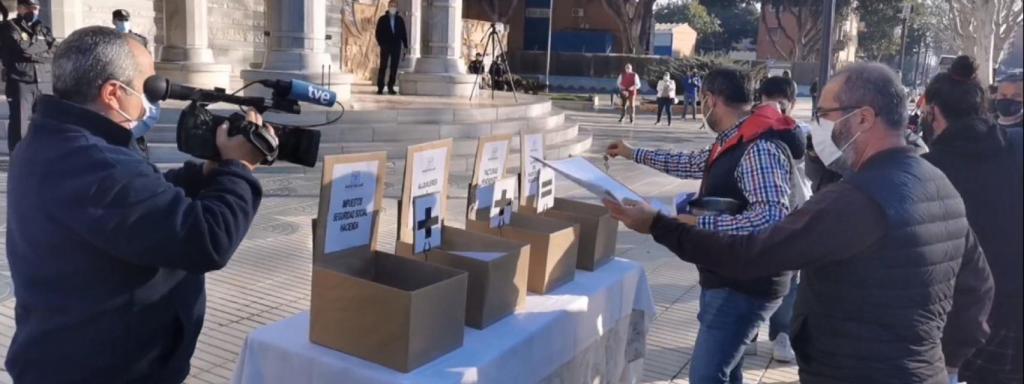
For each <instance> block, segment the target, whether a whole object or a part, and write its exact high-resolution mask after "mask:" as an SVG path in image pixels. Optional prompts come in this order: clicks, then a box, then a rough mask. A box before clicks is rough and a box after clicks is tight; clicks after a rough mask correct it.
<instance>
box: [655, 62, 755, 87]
mask: <svg viewBox="0 0 1024 384" xmlns="http://www.w3.org/2000/svg"><path fill="white" fill-rule="evenodd" d="M723 66H733V67H737V68H740V69H744V70H746V71H747V73H748V75H749V76H750V81H751V84H750V85H749V86H750V87H751V89H753V87H755V86H756V84H757V81H758V79H761V78H762V77H765V76H767V75H768V68H767V67H765V66H764V65H763V64H755V63H751V62H749V61H739V60H733V59H730V58H728V57H726V56H722V55H709V56H691V57H684V58H677V59H671V60H670V61H668V62H667V63H665V64H663V63H656V64H652V65H651V66H649V67H648V68H647V74H648V76H649V78H648V79H647V84H648V85H650V86H651V88H654V89H657V88H658V81H660V80H661V76H662V75H664V74H665V72H668V73H670V74H672V79H673V80H675V81H676V91H677V92H682V86H683V85H682V83H681V80H682V79H683V76H685V75H686V74H687V73H695V74H697V76H701V77H703V76H704V75H706V74H707V73H708V72H709V71H711V70H712V69H714V68H719V67H723Z"/></svg>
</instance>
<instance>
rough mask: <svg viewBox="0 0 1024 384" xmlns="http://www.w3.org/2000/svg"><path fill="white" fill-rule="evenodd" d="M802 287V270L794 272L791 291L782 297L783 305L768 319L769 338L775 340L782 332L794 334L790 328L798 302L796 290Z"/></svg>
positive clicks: (790, 284) (790, 286) (790, 285)
mask: <svg viewBox="0 0 1024 384" xmlns="http://www.w3.org/2000/svg"><path fill="white" fill-rule="evenodd" d="M799 287H800V272H795V273H793V280H791V281H790V283H789V293H787V294H786V296H784V297H783V298H782V305H779V309H776V310H775V313H773V314H772V317H771V318H770V319H768V338H769V339H771V340H775V337H776V336H778V335H779V334H780V333H782V332H786V334H787V335H790V336H792V335H793V334H792V333H793V332H792V331H790V330H789V327H790V325H791V323H790V320H791V319H792V317H793V304H794V303H795V302H796V290H797V288H799Z"/></svg>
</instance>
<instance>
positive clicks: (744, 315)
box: [690, 288, 782, 384]
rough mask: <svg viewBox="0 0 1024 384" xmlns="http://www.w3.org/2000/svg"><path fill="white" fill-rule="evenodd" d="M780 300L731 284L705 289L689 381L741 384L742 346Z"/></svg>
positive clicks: (707, 383)
mask: <svg viewBox="0 0 1024 384" xmlns="http://www.w3.org/2000/svg"><path fill="white" fill-rule="evenodd" d="M780 303H782V299H761V298H757V297H753V296H749V295H746V294H744V293H740V292H737V291H734V290H731V289H728V288H716V289H709V290H702V291H701V293H700V312H699V313H697V320H698V321H700V330H699V331H698V333H697V343H696V344H695V345H694V346H693V359H692V360H691V361H690V383H691V384H710V383H715V384H717V383H730V384H742V383H743V350H744V348H746V346H747V344H749V343H750V340H751V339H753V337H754V335H756V334H757V329H758V328H760V327H761V324H762V323H764V322H765V321H767V320H768V317H769V316H771V314H772V312H774V311H775V309H776V308H778V307H779V304H780Z"/></svg>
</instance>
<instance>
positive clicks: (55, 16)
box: [5, 0, 82, 41]
mask: <svg viewBox="0 0 1024 384" xmlns="http://www.w3.org/2000/svg"><path fill="white" fill-rule="evenodd" d="M5 3H6V2H5ZM11 3H15V2H11ZM40 3H41V4H40V5H42V8H43V11H42V12H43V14H42V17H43V21H44V22H45V23H46V24H48V25H49V26H50V28H51V29H52V30H53V37H56V38H57V40H58V41H59V40H64V38H66V37H68V35H70V34H71V32H74V31H75V30H76V29H78V28H80V27H82V0H43V1H41V2H40ZM8 11H10V17H11V18H14V16H15V12H17V9H16V8H8Z"/></svg>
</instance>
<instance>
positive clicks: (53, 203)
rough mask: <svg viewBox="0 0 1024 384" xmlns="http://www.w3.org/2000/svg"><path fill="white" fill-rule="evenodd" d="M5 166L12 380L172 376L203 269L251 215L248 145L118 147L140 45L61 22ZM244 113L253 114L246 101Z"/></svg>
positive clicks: (189, 346) (138, 86)
mask: <svg viewBox="0 0 1024 384" xmlns="http://www.w3.org/2000/svg"><path fill="white" fill-rule="evenodd" d="M53 65H54V69H55V71H54V86H53V87H54V96H43V97H41V98H40V100H39V113H37V114H36V115H35V117H34V118H33V120H32V123H31V126H32V130H31V131H30V134H29V135H28V136H27V137H26V138H25V140H23V141H22V142H21V144H19V146H18V150H17V151H15V152H14V154H13V159H12V160H11V170H10V175H9V177H8V194H7V198H8V205H7V206H8V215H7V258H8V262H9V264H10V270H11V277H12V279H13V280H14V289H15V296H16V298H17V303H16V305H15V322H16V324H17V327H16V329H15V332H14V337H13V339H12V340H11V345H10V349H9V350H8V352H7V360H6V368H7V371H8V372H9V373H10V375H11V377H12V378H13V379H14V381H15V382H18V383H65V382H93V383H127V382H132V383H181V382H182V381H184V380H185V378H186V377H187V376H188V372H189V366H190V364H189V360H190V359H191V357H192V353H193V351H194V349H195V345H196V340H197V338H198V336H199V331H200V330H201V329H202V325H203V315H204V313H205V306H206V303H205V282H204V278H203V275H204V273H206V272H209V271H213V270H217V269H220V268H222V267H224V265H225V264H226V263H227V261H228V259H230V257H231V255H232V253H234V251H235V249H236V248H237V247H238V245H239V243H241V241H242V238H243V237H244V236H245V234H246V232H247V231H248V229H249V226H250V225H251V224H252V220H253V218H254V216H255V214H256V210H257V208H258V206H259V203H260V199H261V197H262V188H261V187H260V184H259V182H258V181H257V180H256V178H255V177H254V176H253V174H252V171H253V168H254V167H255V165H256V164H257V163H258V162H259V160H260V159H261V157H262V156H261V155H260V153H259V151H258V150H257V149H256V148H255V147H254V146H253V145H252V144H250V143H249V142H248V141H247V140H246V139H244V138H243V137H242V136H234V137H229V136H228V133H227V126H226V125H224V126H221V127H219V128H218V130H217V133H216V143H217V147H218V149H219V150H220V154H221V157H222V158H223V159H224V160H222V161H219V162H207V163H206V164H198V163H186V164H185V166H184V167H182V168H180V169H176V170H172V171H169V172H166V173H160V172H159V171H158V170H157V168H156V167H155V166H153V165H152V164H150V163H149V162H148V161H146V160H145V159H144V158H143V157H142V155H141V154H140V153H139V152H138V150H136V149H134V148H132V147H130V145H129V144H130V142H131V140H132V131H133V130H135V129H137V127H138V126H139V125H140V124H141V122H142V121H144V120H146V117H147V114H148V110H149V108H147V106H149V105H151V104H152V103H154V102H155V101H151V100H147V99H146V97H145V96H143V95H144V93H143V84H144V81H145V80H146V79H147V78H148V77H149V76H152V75H153V74H154V66H153V57H152V56H150V54H149V52H148V51H146V48H145V47H143V46H142V44H140V43H139V42H138V41H137V40H136V39H134V38H131V37H130V35H127V34H123V33H118V32H117V31H115V30H114V29H112V28H107V27H87V28H83V29H79V30H78V31H75V32H74V33H72V34H71V35H70V36H68V38H67V39H66V40H64V42H63V43H62V44H61V46H60V47H59V48H58V49H57V52H56V53H55V55H54V59H53ZM248 119H249V120H250V121H252V122H253V123H256V124H262V118H261V117H260V116H259V115H258V114H256V113H255V112H250V113H249V116H248Z"/></svg>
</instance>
